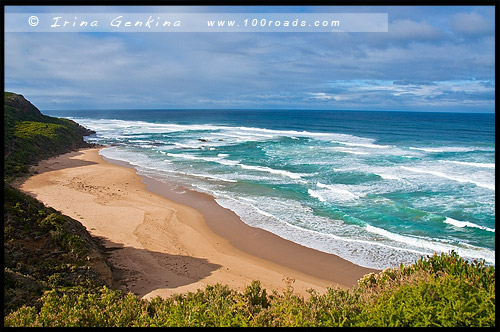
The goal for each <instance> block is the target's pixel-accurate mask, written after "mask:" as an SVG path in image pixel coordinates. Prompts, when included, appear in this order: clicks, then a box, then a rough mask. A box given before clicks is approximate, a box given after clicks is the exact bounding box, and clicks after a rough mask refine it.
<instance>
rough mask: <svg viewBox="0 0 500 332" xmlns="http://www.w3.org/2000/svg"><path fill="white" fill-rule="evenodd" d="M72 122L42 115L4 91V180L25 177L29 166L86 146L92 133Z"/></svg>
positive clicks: (18, 96)
mask: <svg viewBox="0 0 500 332" xmlns="http://www.w3.org/2000/svg"><path fill="white" fill-rule="evenodd" d="M92 133H93V131H90V130H88V129H86V128H84V127H82V126H80V125H79V124H77V123H76V122H74V121H71V120H68V119H61V118H54V117H50V116H47V115H43V114H42V113H40V111H39V110H38V109H37V108H36V107H35V106H33V105H32V104H31V103H30V102H29V101H27V100H26V99H24V97H23V96H21V95H18V94H15V93H11V92H4V177H5V179H7V180H11V179H13V178H14V177H16V176H20V175H23V174H26V173H27V172H28V169H29V166H30V165H32V164H34V163H36V162H38V161H40V160H43V159H46V158H50V157H53V156H56V155H58V154H61V153H65V152H69V151H71V150H74V149H77V148H82V147H88V146H89V144H87V143H86V142H85V141H84V140H83V136H85V135H90V134H92Z"/></svg>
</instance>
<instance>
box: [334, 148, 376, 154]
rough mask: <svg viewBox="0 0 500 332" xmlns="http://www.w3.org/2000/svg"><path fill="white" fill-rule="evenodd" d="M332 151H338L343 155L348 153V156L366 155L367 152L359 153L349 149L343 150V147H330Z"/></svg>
mask: <svg viewBox="0 0 500 332" xmlns="http://www.w3.org/2000/svg"><path fill="white" fill-rule="evenodd" d="M331 149H332V150H334V151H339V152H344V153H350V154H357V155H368V154H369V153H368V152H364V151H359V150H354V149H349V148H343V147H332V148H331Z"/></svg>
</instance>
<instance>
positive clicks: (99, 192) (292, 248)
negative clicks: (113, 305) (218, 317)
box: [20, 148, 375, 299]
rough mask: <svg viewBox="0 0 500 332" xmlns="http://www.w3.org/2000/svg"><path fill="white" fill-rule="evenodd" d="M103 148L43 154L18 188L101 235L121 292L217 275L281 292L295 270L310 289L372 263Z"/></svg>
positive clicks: (158, 289)
mask: <svg viewBox="0 0 500 332" xmlns="http://www.w3.org/2000/svg"><path fill="white" fill-rule="evenodd" d="M98 151H99V149H97V148H94V149H85V150H80V151H77V152H71V153H68V154H64V155H61V156H59V157H56V158H52V159H49V160H45V161H42V162H41V163H40V164H39V165H38V166H37V167H36V170H37V171H38V174H36V175H34V176H33V177H31V178H29V179H27V180H26V181H25V182H24V183H22V184H21V185H20V189H21V190H23V191H24V192H27V193H29V194H30V195H32V196H34V197H36V198H37V199H39V200H40V201H42V202H43V203H45V204H46V205H48V206H51V207H53V208H55V209H56V210H59V211H61V212H62V213H64V214H66V215H68V216H70V217H72V218H74V219H76V220H78V221H80V222H81V223H82V224H83V225H84V226H85V227H86V228H87V230H88V231H89V232H90V233H91V234H92V235H94V236H98V237H100V238H102V239H103V240H104V244H105V246H106V248H108V249H110V251H109V252H110V261H111V263H112V264H113V267H114V269H115V272H116V273H115V274H116V277H117V278H118V280H117V286H118V287H120V288H121V289H122V290H125V291H132V292H133V293H135V294H137V295H138V296H139V297H141V298H146V299H149V298H151V297H155V296H158V295H159V296H162V297H167V296H170V295H171V294H173V293H183V292H187V291H195V290H196V289H198V288H204V287H205V286H206V285H210V284H215V283H221V284H225V285H228V286H230V287H231V288H234V289H238V290H243V289H244V288H245V286H247V285H249V284H250V283H251V282H252V280H260V281H261V283H262V285H263V287H265V288H267V289H268V290H278V291H282V290H284V289H285V283H284V281H283V279H284V278H285V279H286V278H290V279H294V280H295V282H294V283H293V284H292V286H293V288H294V291H295V292H296V293H299V294H302V295H304V296H307V292H306V290H307V289H310V288H313V289H315V290H317V291H318V292H320V293H322V292H324V291H325V290H326V288H327V287H331V286H339V287H342V288H348V287H352V286H353V285H355V284H356V282H357V280H358V279H359V278H360V277H362V276H363V275H364V274H366V273H369V272H373V271H375V270H372V269H366V268H363V267H360V266H357V265H354V264H352V263H350V262H348V261H346V260H343V259H341V258H339V257H337V256H335V255H330V254H326V253H322V252H319V251H316V250H313V249H309V248H305V247H303V246H300V245H297V244H295V243H293V242H290V241H287V240H284V239H282V238H280V237H278V236H276V235H274V234H271V233H269V232H266V231H263V230H261V229H257V228H253V227H250V226H248V225H246V224H244V223H243V222H242V221H241V220H240V219H239V218H238V216H237V215H236V214H234V213H233V212H232V211H230V210H227V209H224V208H222V207H220V206H219V205H217V203H216V202H215V201H214V199H213V198H212V197H211V196H209V195H205V194H200V193H196V192H193V191H190V190H187V189H185V188H179V187H177V186H175V185H173V184H164V183H159V182H156V181H154V180H152V179H148V178H144V179H142V178H141V177H139V176H138V175H137V174H136V171H135V170H134V169H132V168H130V167H124V166H120V165H117V164H114V163H110V162H107V161H105V160H103V158H102V157H101V156H100V155H99V154H98ZM181 191H182V193H180V192H181ZM179 202H180V203H179ZM181 203H182V204H181Z"/></svg>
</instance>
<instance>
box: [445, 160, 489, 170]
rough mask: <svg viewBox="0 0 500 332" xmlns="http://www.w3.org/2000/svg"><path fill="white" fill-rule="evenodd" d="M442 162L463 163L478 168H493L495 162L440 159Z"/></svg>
mask: <svg viewBox="0 0 500 332" xmlns="http://www.w3.org/2000/svg"><path fill="white" fill-rule="evenodd" d="M442 162H443V163H452V164H458V165H464V166H473V167H480V168H495V164H492V163H473V162H467V161H455V160H442Z"/></svg>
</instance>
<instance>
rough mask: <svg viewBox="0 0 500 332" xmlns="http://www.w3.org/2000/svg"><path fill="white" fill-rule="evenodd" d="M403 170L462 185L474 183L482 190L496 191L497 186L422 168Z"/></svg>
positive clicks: (405, 167)
mask: <svg viewBox="0 0 500 332" xmlns="http://www.w3.org/2000/svg"><path fill="white" fill-rule="evenodd" d="M401 168H402V169H405V170H407V171H410V172H414V173H421V174H430V175H434V176H437V177H441V178H444V179H448V180H453V181H457V182H461V183H473V184H475V185H476V186H478V187H482V188H486V189H490V190H495V184H489V183H482V182H478V181H474V180H471V179H469V178H461V177H456V176H450V175H448V174H445V173H442V172H438V171H431V170H425V169H420V168H415V167H407V166H401Z"/></svg>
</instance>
